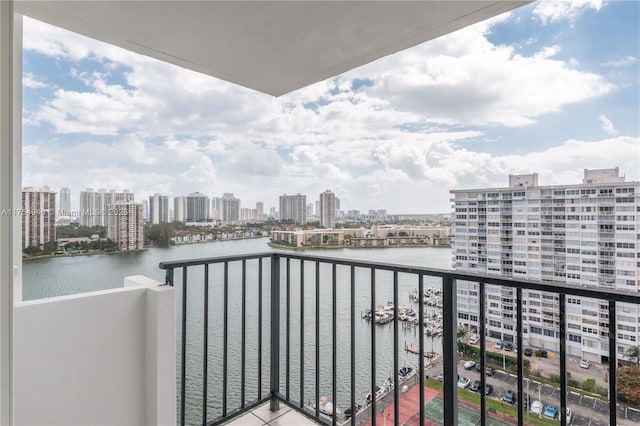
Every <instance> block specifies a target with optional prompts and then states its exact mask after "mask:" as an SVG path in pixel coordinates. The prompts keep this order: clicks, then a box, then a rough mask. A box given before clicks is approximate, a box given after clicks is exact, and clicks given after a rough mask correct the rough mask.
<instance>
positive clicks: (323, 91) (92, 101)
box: [23, 0, 640, 213]
mask: <svg viewBox="0 0 640 426" xmlns="http://www.w3.org/2000/svg"><path fill="white" fill-rule="evenodd" d="M639 40H640V2H637V1H612V2H603V1H599V0H586V1H567V2H551V1H545V2H537V3H533V4H530V5H527V6H525V7H522V8H520V9H517V10H515V11H513V12H511V13H508V14H504V15H501V16H499V17H496V18H493V19H491V20H489V21H485V22H482V23H479V24H476V25H474V26H472V27H468V28H465V29H463V30H461V31H458V32H456V33H453V34H450V35H448V36H445V37H441V38H439V39H436V40H433V41H430V42H427V43H425V44H423V45H420V46H416V47H414V48H412V49H409V50H407V51H404V52H400V53H397V54H395V55H391V56H388V57H385V58H382V59H380V60H378V61H376V62H373V63H371V64H368V65H365V66H362V67H360V68H357V69H355V70H351V71H349V72H347V73H345V74H342V75H339V76H336V77H335V78H331V79H329V80H326V81H323V82H319V83H316V84H314V85H312V86H309V87H306V88H303V89H300V90H298V91H295V92H293V93H291V94H288V95H285V96H282V97H279V98H273V97H271V96H268V95H264V94H260V93H257V92H254V91H252V90H249V89H245V88H242V87H239V86H236V85H233V84H231V83H227V82H224V81H221V80H217V79H214V78H212V77H208V76H204V75H201V74H198V73H195V72H191V71H188V70H185V69H182V68H179V67H176V66H173V65H169V64H164V63H161V62H159V61H155V60H153V59H150V58H146V57H143V56H140V55H137V54H134V53H131V52H128V51H125V50H122V49H119V48H116V47H113V46H109V45H106V44H103V43H100V42H98V41H95V40H91V39H87V38H85V37H82V36H79V35H77V34H73V33H70V32H67V31H64V30H61V29H58V28H54V27H51V26H48V25H46V24H43V23H40V22H38V21H34V20H31V19H28V18H25V22H24V49H25V50H24V75H23V77H24V91H23V94H24V95H23V102H24V114H23V116H24V126H23V184H24V186H43V185H48V186H49V187H50V188H51V189H52V190H55V191H58V190H59V188H60V187H63V186H68V187H70V188H71V190H72V200H73V201H72V204H73V205H74V206H76V207H77V196H78V192H79V191H81V190H84V188H86V187H92V188H94V189H97V188H113V189H118V190H119V189H123V188H127V189H130V190H132V191H133V192H135V194H136V198H137V199H138V200H141V199H143V198H144V197H147V196H149V195H150V194H153V193H154V192H161V193H165V194H169V195H171V196H178V195H184V194H187V193H190V192H195V191H199V192H204V193H206V194H208V195H210V196H213V195H221V194H222V193H223V192H233V193H235V194H236V196H238V197H239V198H240V199H241V200H242V206H243V207H254V206H255V203H256V202H257V201H262V202H264V204H265V208H268V207H270V206H276V205H277V196H278V195H279V194H283V193H298V192H300V193H303V194H307V200H308V201H309V202H312V201H314V200H315V199H316V198H317V197H318V194H319V193H320V192H322V191H324V190H325V189H327V188H328V189H332V190H333V191H334V192H335V193H336V194H337V196H338V197H340V199H341V200H342V208H343V209H345V210H347V209H361V210H367V209H381V208H386V209H387V210H388V211H390V212H393V213H439V212H440V213H441V212H448V211H449V210H450V202H449V201H448V200H449V198H450V195H449V193H448V190H449V189H460V188H477V187H485V186H504V185H505V184H506V182H507V175H508V174H510V173H530V172H538V173H539V175H540V178H539V181H540V183H541V184H543V185H553V184H570V183H579V182H580V181H581V179H582V170H583V169H584V168H609V167H615V166H619V167H620V170H621V172H622V173H625V174H626V176H627V179H628V180H640V176H639V174H640V120H639V119H638V117H640V62H639V58H640V41H639Z"/></svg>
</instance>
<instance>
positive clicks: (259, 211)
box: [256, 201, 264, 220]
mask: <svg viewBox="0 0 640 426" xmlns="http://www.w3.org/2000/svg"><path fill="white" fill-rule="evenodd" d="M256 215H257V219H258V220H264V203H263V202H262V201H258V202H257V203H256Z"/></svg>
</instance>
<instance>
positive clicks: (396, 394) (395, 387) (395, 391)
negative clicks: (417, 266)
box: [393, 271, 400, 423]
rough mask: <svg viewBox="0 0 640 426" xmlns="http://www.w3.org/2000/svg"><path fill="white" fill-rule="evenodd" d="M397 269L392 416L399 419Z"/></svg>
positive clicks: (396, 277) (396, 273)
mask: <svg viewBox="0 0 640 426" xmlns="http://www.w3.org/2000/svg"><path fill="white" fill-rule="evenodd" d="M398 333H399V332H398V271H393V418H394V421H395V422H396V423H398V422H399V419H400V389H399V386H398V372H399V371H400V366H399V365H398V349H399V348H398V346H399V343H398V340H399V339H398V337H399V336H398Z"/></svg>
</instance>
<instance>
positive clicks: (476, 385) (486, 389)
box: [469, 380, 493, 396]
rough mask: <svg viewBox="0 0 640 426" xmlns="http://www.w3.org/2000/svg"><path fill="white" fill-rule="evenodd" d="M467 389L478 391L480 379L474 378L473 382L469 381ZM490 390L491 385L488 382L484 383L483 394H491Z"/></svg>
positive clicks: (491, 388) (491, 389)
mask: <svg viewBox="0 0 640 426" xmlns="http://www.w3.org/2000/svg"><path fill="white" fill-rule="evenodd" d="M469 390H470V391H472V392H480V380H474V381H473V383H471V386H469ZM491 392H493V386H492V385H490V384H489V383H485V385H484V394H485V395H487V396H489V395H491Z"/></svg>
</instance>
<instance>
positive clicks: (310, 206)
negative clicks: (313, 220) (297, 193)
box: [307, 203, 313, 217]
mask: <svg viewBox="0 0 640 426" xmlns="http://www.w3.org/2000/svg"><path fill="white" fill-rule="evenodd" d="M309 216H313V203H307V217H309Z"/></svg>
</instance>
